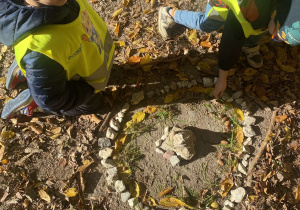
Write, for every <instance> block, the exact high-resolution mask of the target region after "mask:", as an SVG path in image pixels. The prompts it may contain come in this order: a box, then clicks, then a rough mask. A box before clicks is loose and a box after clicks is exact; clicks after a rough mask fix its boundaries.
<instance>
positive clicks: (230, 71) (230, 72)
mask: <svg viewBox="0 0 300 210" xmlns="http://www.w3.org/2000/svg"><path fill="white" fill-rule="evenodd" d="M235 72H236V69H230V70H229V72H228V76H232V75H234V73H235Z"/></svg>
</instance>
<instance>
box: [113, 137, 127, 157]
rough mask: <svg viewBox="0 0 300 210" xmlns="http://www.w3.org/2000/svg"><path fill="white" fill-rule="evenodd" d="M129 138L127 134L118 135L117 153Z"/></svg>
mask: <svg viewBox="0 0 300 210" xmlns="http://www.w3.org/2000/svg"><path fill="white" fill-rule="evenodd" d="M128 140H129V138H128V136H127V134H120V135H119V136H118V139H117V140H116V142H115V152H114V153H115V154H117V153H119V152H120V151H121V149H122V147H123V145H124V144H126V143H127V142H128Z"/></svg>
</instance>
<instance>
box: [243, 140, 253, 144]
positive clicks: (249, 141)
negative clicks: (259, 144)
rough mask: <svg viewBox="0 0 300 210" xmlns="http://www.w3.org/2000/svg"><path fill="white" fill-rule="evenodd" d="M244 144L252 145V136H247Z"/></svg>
mask: <svg viewBox="0 0 300 210" xmlns="http://www.w3.org/2000/svg"><path fill="white" fill-rule="evenodd" d="M243 144H244V145H252V144H253V142H252V138H247V139H246V141H245V142H244V143H243Z"/></svg>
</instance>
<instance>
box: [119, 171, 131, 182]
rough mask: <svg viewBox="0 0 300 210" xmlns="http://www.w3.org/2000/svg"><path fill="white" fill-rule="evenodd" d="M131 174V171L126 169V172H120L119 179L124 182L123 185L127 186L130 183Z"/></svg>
mask: <svg viewBox="0 0 300 210" xmlns="http://www.w3.org/2000/svg"><path fill="white" fill-rule="evenodd" d="M131 174H132V171H131V169H127V170H125V171H122V172H121V173H120V177H121V179H122V180H123V181H124V183H125V184H127V185H129V183H130V182H131V180H132V179H131V178H130V177H131Z"/></svg>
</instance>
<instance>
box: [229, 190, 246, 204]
mask: <svg viewBox="0 0 300 210" xmlns="http://www.w3.org/2000/svg"><path fill="white" fill-rule="evenodd" d="M245 195H246V190H245V189H244V188H242V187H239V188H237V189H235V190H231V197H230V201H231V202H236V203H240V202H241V201H242V200H243V198H244V197H245Z"/></svg>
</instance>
